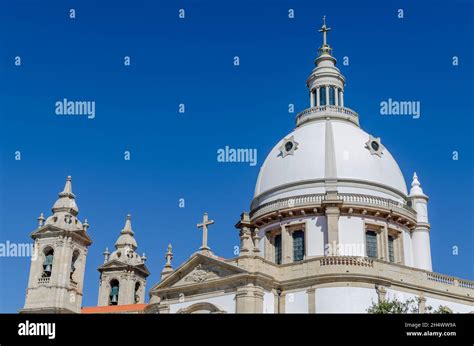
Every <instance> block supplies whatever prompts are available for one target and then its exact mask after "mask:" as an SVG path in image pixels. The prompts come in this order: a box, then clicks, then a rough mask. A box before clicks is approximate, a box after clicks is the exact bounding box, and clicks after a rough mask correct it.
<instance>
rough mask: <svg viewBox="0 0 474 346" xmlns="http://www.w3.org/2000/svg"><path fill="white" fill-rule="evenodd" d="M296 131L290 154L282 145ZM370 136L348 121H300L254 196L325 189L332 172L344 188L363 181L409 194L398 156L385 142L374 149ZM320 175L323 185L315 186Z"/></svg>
mask: <svg viewBox="0 0 474 346" xmlns="http://www.w3.org/2000/svg"><path fill="white" fill-rule="evenodd" d="M291 137H293V140H294V142H295V144H296V149H295V150H294V152H293V154H290V155H286V156H284V155H282V153H281V146H282V145H283V144H284V143H285V141H288V140H289V139H290V138H291ZM370 138H372V137H371V136H369V134H367V133H366V132H364V131H363V130H362V129H361V128H359V127H358V126H356V125H354V124H352V123H350V122H347V121H339V120H320V121H313V122H309V123H307V124H305V125H303V126H300V127H297V128H296V129H295V130H294V131H293V132H291V133H290V134H289V135H288V136H286V137H285V138H284V139H282V140H281V141H279V142H278V143H277V145H276V146H275V147H274V148H273V149H272V151H271V152H270V154H269V155H268V156H267V158H266V159H265V162H264V163H263V165H262V167H261V168H260V173H259V176H258V179H257V184H256V187H255V196H254V197H256V198H258V201H254V202H257V203H256V204H257V205H258V204H262V203H263V202H264V201H265V200H268V198H267V197H270V196H271V199H272V200H274V199H277V198H281V197H287V196H288V190H298V189H299V191H298V192H297V191H293V192H294V193H290V195H295V194H297V195H301V194H302V191H301V187H302V185H305V186H306V187H305V190H307V191H308V192H307V193H314V192H324V186H323V185H321V184H323V183H322V182H324V180H325V179H328V178H333V179H334V178H335V179H337V187H338V190H339V192H341V188H340V187H341V186H344V187H345V188H346V191H342V192H350V191H348V190H347V189H349V187H350V186H357V184H360V185H361V186H364V188H365V189H366V188H367V187H369V190H370V189H373V190H374V193H373V194H375V195H377V194H379V195H380V193H381V191H385V190H386V191H389V192H390V193H391V194H392V195H396V196H399V197H403V196H406V194H407V188H406V184H405V179H404V178H403V175H402V173H401V171H400V168H399V166H398V164H397V162H396V161H395V160H394V158H393V157H392V155H391V154H390V153H389V151H388V150H387V149H386V148H385V147H384V146H383V145H381V147H380V148H381V151H382V154H381V155H380V156H379V155H376V154H374V153H372V152H371V150H369V149H368V147H367V144H366V143H367V142H368V141H369V139H370ZM318 181H319V182H320V183H321V184H320V185H319V189H320V191H315V190H314V189H317V188H318ZM298 187H299V188H298ZM310 187H311V188H310ZM372 187H373V188H372ZM343 189H344V188H343ZM343 189H342V190H343ZM310 190H311V191H310ZM284 191H286V192H284ZM283 195H284V196H283ZM253 207H255V205H254V206H253Z"/></svg>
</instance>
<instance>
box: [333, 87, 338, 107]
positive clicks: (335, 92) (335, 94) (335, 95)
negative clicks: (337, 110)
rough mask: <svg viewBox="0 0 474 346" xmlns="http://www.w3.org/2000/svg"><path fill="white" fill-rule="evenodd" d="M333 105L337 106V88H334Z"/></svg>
mask: <svg viewBox="0 0 474 346" xmlns="http://www.w3.org/2000/svg"><path fill="white" fill-rule="evenodd" d="M334 104H335V105H336V106H339V88H336V87H334Z"/></svg>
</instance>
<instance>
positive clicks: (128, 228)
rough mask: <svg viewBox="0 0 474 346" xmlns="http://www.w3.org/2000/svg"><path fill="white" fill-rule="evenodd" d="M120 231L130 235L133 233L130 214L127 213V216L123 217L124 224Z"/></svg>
mask: <svg viewBox="0 0 474 346" xmlns="http://www.w3.org/2000/svg"><path fill="white" fill-rule="evenodd" d="M120 233H122V234H131V235H133V234H134V233H133V230H132V214H127V218H126V219H125V226H124V227H123V229H122V231H121V232H120Z"/></svg>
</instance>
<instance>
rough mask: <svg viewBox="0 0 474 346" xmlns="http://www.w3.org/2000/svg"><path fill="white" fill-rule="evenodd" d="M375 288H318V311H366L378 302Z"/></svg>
mask: <svg viewBox="0 0 474 346" xmlns="http://www.w3.org/2000/svg"><path fill="white" fill-rule="evenodd" d="M377 301H378V296H377V292H376V291H375V288H363V287H324V288H317V289H316V313H366V312H367V308H368V307H370V306H371V305H372V302H377Z"/></svg>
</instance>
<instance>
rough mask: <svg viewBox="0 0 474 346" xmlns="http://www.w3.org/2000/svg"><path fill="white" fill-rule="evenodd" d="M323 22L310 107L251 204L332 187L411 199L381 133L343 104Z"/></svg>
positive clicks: (274, 153)
mask: <svg viewBox="0 0 474 346" xmlns="http://www.w3.org/2000/svg"><path fill="white" fill-rule="evenodd" d="M329 30H330V28H327V27H326V24H325V23H324V25H323V27H322V28H321V30H319V31H320V32H322V33H323V45H322V46H321V47H320V48H319V49H318V57H317V58H316V60H315V68H314V69H313V71H312V72H311V74H310V76H309V77H308V79H307V81H306V85H307V87H308V90H309V95H310V107H309V108H307V109H305V110H304V111H302V112H301V113H299V114H298V115H297V116H296V128H295V130H294V131H293V132H291V133H290V134H288V135H287V136H286V137H284V138H283V139H282V140H280V141H279V142H278V143H277V144H276V146H275V147H274V148H273V149H272V150H271V152H270V154H269V155H268V156H267V158H266V160H265V161H264V163H263V165H262V167H261V169H260V173H259V176H258V179H257V184H256V186H255V193H254V199H253V201H252V206H251V209H252V210H255V209H256V208H258V207H259V206H261V205H263V204H265V203H267V202H273V201H275V200H280V199H288V198H293V197H295V196H308V195H325V194H327V193H338V194H352V195H364V196H375V197H380V198H385V199H390V200H394V201H395V202H398V203H403V204H405V203H406V198H407V186H406V183H405V179H404V178H403V174H402V172H401V171H400V168H399V166H398V164H397V162H396V161H395V159H394V158H393V156H392V155H391V154H390V152H389V151H388V150H387V148H385V147H384V146H383V144H382V141H381V139H380V138H376V137H373V136H372V135H369V134H368V133H366V132H365V131H364V130H362V129H361V128H360V126H359V115H358V114H357V113H356V112H355V111H353V110H352V109H350V108H348V107H346V106H345V104H344V94H345V90H344V89H345V85H346V84H345V78H344V76H343V75H342V74H341V72H340V70H339V69H338V68H337V67H336V59H335V58H334V57H333V55H332V48H331V47H330V45H329V44H328V43H327V37H326V34H327V32H328V31H329Z"/></svg>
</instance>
